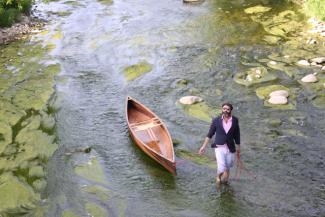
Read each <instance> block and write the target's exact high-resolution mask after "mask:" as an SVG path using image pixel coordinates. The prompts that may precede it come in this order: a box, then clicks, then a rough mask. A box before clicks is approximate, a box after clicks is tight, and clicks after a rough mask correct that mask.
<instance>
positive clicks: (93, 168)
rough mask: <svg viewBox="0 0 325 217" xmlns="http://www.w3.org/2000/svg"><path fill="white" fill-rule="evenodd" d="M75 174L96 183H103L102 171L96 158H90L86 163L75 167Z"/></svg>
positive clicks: (103, 175)
mask: <svg viewBox="0 0 325 217" xmlns="http://www.w3.org/2000/svg"><path fill="white" fill-rule="evenodd" d="M75 172H76V174H78V175H79V176H81V177H83V178H86V179H89V180H92V181H95V182H98V183H105V179H106V178H105V174H104V171H103V169H102V167H101V165H100V163H99V161H98V160H97V159H96V158H91V159H90V160H89V161H88V162H85V163H83V164H81V165H78V166H76V167H75Z"/></svg>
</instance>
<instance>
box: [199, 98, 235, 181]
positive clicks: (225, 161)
mask: <svg viewBox="0 0 325 217" xmlns="http://www.w3.org/2000/svg"><path fill="white" fill-rule="evenodd" d="M232 109H233V107H232V105H231V104H230V103H224V104H223V105H222V115H221V116H219V117H216V118H214V119H213V120H212V123H211V126H210V130H209V133H208V135H207V137H206V138H205V140H204V142H203V145H202V147H201V148H200V150H199V154H200V155H202V154H204V152H205V148H206V146H207V144H208V143H209V141H210V139H211V138H212V136H213V135H214V134H215V140H214V143H212V145H211V147H212V148H214V151H215V154H216V160H217V165H218V172H217V177H216V181H217V183H218V184H220V183H221V182H224V183H227V182H228V179H229V175H230V168H231V167H232V166H233V165H234V161H235V153H237V154H236V156H237V159H238V160H239V159H240V130H239V124H238V119H237V118H236V117H235V116H232V115H231V111H232ZM235 142H236V145H235Z"/></svg>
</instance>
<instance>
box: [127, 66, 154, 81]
mask: <svg viewBox="0 0 325 217" xmlns="http://www.w3.org/2000/svg"><path fill="white" fill-rule="evenodd" d="M151 70H152V65H151V64H150V63H148V62H147V61H143V62H140V63H138V64H135V65H131V66H128V67H126V68H125V69H124V75H125V77H126V79H127V80H128V81H130V80H134V79H136V78H138V77H140V76H141V75H143V74H145V73H148V72H150V71H151Z"/></svg>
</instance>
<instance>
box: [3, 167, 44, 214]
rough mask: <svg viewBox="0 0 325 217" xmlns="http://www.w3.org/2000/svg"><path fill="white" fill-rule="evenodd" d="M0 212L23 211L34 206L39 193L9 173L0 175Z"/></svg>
mask: <svg viewBox="0 0 325 217" xmlns="http://www.w3.org/2000/svg"><path fill="white" fill-rule="evenodd" d="M0 183H1V184H0V195H1V197H0V213H2V212H9V211H10V212H17V213H24V212H28V210H30V209H33V208H35V206H36V204H37V203H38V202H39V201H40V195H38V194H35V193H34V191H33V190H32V188H31V187H29V186H28V185H26V184H24V183H22V182H21V181H19V180H18V179H17V178H16V177H14V176H13V175H12V174H11V173H4V174H2V175H1V176H0Z"/></svg>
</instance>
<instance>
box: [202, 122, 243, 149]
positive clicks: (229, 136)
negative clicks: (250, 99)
mask: <svg viewBox="0 0 325 217" xmlns="http://www.w3.org/2000/svg"><path fill="white" fill-rule="evenodd" d="M213 135H215V140H214V143H212V145H211V147H212V148H216V147H217V145H223V144H227V146H228V148H229V151H230V152H231V153H234V152H236V146H235V142H236V144H237V145H239V144H240V129H239V124H238V118H236V117H235V116H232V125H231V128H230V129H229V131H228V133H226V131H225V130H224V129H223V126H222V118H221V116H219V117H216V118H214V119H212V123H211V126H210V130H209V133H208V134H207V137H208V138H210V139H211V138H212V137H213Z"/></svg>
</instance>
